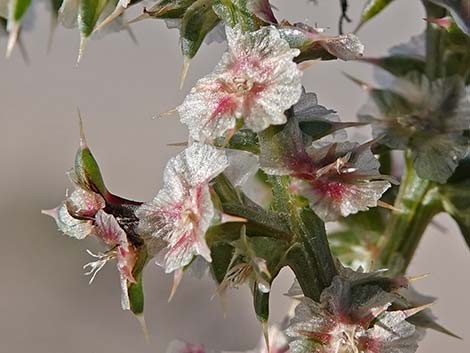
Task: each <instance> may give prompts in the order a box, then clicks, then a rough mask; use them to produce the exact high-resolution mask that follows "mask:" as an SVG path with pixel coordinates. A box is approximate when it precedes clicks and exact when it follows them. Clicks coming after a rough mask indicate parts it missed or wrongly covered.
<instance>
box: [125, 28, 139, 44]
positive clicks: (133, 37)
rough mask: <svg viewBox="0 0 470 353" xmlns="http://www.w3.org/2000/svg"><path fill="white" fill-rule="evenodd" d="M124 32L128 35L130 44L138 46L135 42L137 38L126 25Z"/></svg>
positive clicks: (137, 42)
mask: <svg viewBox="0 0 470 353" xmlns="http://www.w3.org/2000/svg"><path fill="white" fill-rule="evenodd" d="M126 31H127V33H129V37H131V40H132V43H134V45H139V41H138V40H137V37H136V36H135V34H134V31H133V30H132V28H131V27H129V26H128V25H127V24H126Z"/></svg>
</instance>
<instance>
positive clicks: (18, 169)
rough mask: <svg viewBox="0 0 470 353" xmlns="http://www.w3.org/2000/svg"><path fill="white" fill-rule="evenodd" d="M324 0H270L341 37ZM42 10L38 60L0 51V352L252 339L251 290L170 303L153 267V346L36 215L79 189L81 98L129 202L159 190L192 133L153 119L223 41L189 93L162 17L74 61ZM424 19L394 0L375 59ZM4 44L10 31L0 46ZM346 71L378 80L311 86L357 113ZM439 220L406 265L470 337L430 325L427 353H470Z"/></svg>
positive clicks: (455, 270)
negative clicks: (75, 183)
mask: <svg viewBox="0 0 470 353" xmlns="http://www.w3.org/2000/svg"><path fill="white" fill-rule="evenodd" d="M350 2H351V9H350V13H349V14H350V16H351V17H352V18H354V19H357V18H358V15H359V12H360V9H361V8H362V6H363V3H364V2H365V1H350ZM319 3H320V4H319V6H313V5H312V4H311V3H307V1H306V0H295V1H294V0H291V1H280V0H278V1H274V4H275V5H276V6H277V7H278V8H279V12H278V13H279V14H282V16H281V15H279V18H287V19H289V20H291V21H292V22H295V21H307V22H308V23H310V24H312V25H313V24H318V26H321V27H330V28H331V32H332V33H336V31H337V20H338V15H339V5H338V1H333V0H328V1H327V0H321V1H319ZM139 11H140V8H136V9H134V11H133V13H138V12H139ZM35 12H36V14H37V15H38V20H36V22H35V23H34V31H33V32H26V33H24V37H23V39H24V44H25V46H26V47H27V50H28V52H29V55H30V58H31V63H30V64H29V65H26V64H25V63H24V62H23V60H22V58H21V56H20V55H19V53H18V51H17V50H16V51H15V52H14V55H13V57H12V58H11V59H10V60H5V59H3V58H2V59H0V104H1V106H0V116H1V128H0V133H1V137H0V168H1V183H0V225H1V236H2V242H1V246H0V278H1V284H0V288H1V291H0V352H2V353H3V352H9V353H20V352H35V353H78V352H91V353H95V352H99V353H108V352H113V353H128V352H132V353H134V352H135V353H147V352H152V353H162V352H165V348H166V346H167V344H168V342H169V341H171V340H172V339H174V338H180V339H185V340H188V341H192V342H199V343H203V344H205V345H206V346H207V347H210V348H212V349H214V351H218V350H221V349H224V350H240V351H241V350H246V349H249V348H252V347H253V346H254V345H255V343H256V342H257V341H258V339H259V333H260V328H259V326H258V324H257V322H256V320H255V317H254V314H253V310H252V307H251V300H250V295H249V292H248V290H246V289H242V290H239V291H232V292H230V294H229V297H228V302H229V310H228V317H227V318H226V319H224V318H223V315H222V310H221V306H220V303H219V301H218V300H217V299H215V300H213V301H211V300H210V298H211V296H212V295H213V293H214V285H213V284H212V283H211V282H210V281H209V280H206V281H198V280H195V279H192V278H190V277H187V278H185V280H184V281H183V283H182V285H181V287H180V289H179V291H178V293H177V295H176V297H175V298H174V300H173V301H172V302H171V303H170V304H167V298H168V293H169V288H170V286H171V281H172V278H171V277H169V276H166V275H164V274H163V273H162V271H161V270H160V269H159V268H158V267H157V266H155V265H150V266H148V267H147V270H146V273H145V290H146V319H147V322H148V325H149V328H150V331H151V335H152V338H151V343H150V344H146V343H145V342H144V339H143V337H142V334H141V331H140V329H139V326H138V324H137V321H136V320H135V319H134V318H133V317H132V315H130V314H129V313H127V312H123V311H121V309H120V306H119V296H120V294H119V283H118V275H117V271H116V270H115V267H114V266H113V265H108V266H107V267H105V269H104V270H103V271H102V272H101V273H100V274H99V275H98V276H97V278H96V280H95V282H94V283H93V285H91V286H88V284H87V281H88V279H87V278H86V277H84V276H83V270H82V265H83V264H84V263H86V262H88V261H89V260H90V258H89V256H88V255H87V254H86V253H85V249H86V248H91V249H95V250H96V249H97V245H96V244H95V242H94V241H92V240H90V241H88V240H87V241H82V242H79V241H74V240H71V239H67V238H66V237H65V236H63V235H61V234H59V232H58V231H57V230H56V226H55V224H54V223H53V221H52V219H50V218H48V217H45V216H42V215H41V214H40V210H41V209H43V208H52V207H55V206H56V205H57V204H58V203H59V202H60V201H61V200H62V199H63V198H64V192H65V189H66V188H67V187H69V186H70V185H69V184H68V182H67V179H66V177H65V174H64V173H65V171H67V170H68V169H69V168H70V167H71V166H72V163H73V157H74V153H75V151H76V148H77V146H78V127H77V113H76V109H77V107H80V109H81V111H82V114H83V116H84V121H85V128H86V133H87V137H88V141H89V144H90V145H91V148H92V150H93V152H94V153H95V156H96V157H97V159H98V161H99V163H100V165H101V168H102V172H103V173H104V177H105V180H106V183H107V185H108V187H109V188H110V189H111V190H112V191H113V192H114V193H116V194H119V195H122V196H125V197H128V198H132V199H137V200H149V199H151V198H152V197H153V196H154V195H155V193H156V192H157V190H158V189H159V187H160V185H161V175H162V169H163V167H164V165H165V163H166V161H167V160H168V158H169V157H170V156H172V155H174V154H176V153H177V151H178V149H177V148H175V147H168V146H167V143H172V142H180V141H184V140H185V138H186V134H187V132H186V130H185V127H183V126H182V125H181V124H180V123H179V121H178V119H177V118H166V119H152V117H153V116H155V115H157V114H158V113H161V112H164V111H167V110H168V109H170V108H173V107H175V106H177V105H178V104H179V103H180V102H181V100H182V99H183V97H184V94H185V92H187V91H188V89H189V88H190V87H191V85H192V84H193V83H194V82H195V80H196V79H197V78H198V77H200V76H202V75H203V74H205V73H207V72H209V71H210V70H211V68H212V67H213V66H214V65H215V63H216V62H217V61H218V59H219V57H220V55H221V53H222V52H223V50H224V46H223V45H218V44H215V45H214V44H213V45H210V46H204V47H203V48H202V49H201V51H200V54H198V56H197V57H196V59H195V60H194V61H193V63H192V66H191V69H190V72H189V75H188V78H187V81H186V85H185V87H184V89H183V90H182V91H180V90H179V89H178V85H179V76H180V71H181V66H182V58H181V55H180V52H179V45H178V34H177V32H176V31H174V30H167V29H166V28H165V25H164V23H163V22H160V21H147V22H141V23H138V24H136V25H134V26H133V30H134V32H135V34H136V36H137V38H138V41H139V44H138V45H137V46H136V45H134V44H133V43H132V41H131V40H130V38H129V36H128V35H127V34H126V33H119V34H112V35H109V36H107V37H105V38H104V39H102V40H99V41H91V42H90V43H89V45H88V47H87V51H86V55H85V57H84V58H83V61H82V63H81V64H80V66H78V67H77V66H76V65H75V60H76V55H77V48H78V40H79V38H78V32H76V31H70V30H65V29H63V28H59V30H58V31H57V32H56V33H55V35H54V42H53V47H52V50H51V51H50V53H49V54H47V53H46V48H47V39H48V33H49V17H48V15H47V14H46V12H45V11H44V8H43V7H42V6H38V7H37V8H36V9H35ZM423 17H424V12H423V10H422V8H421V4H420V1H418V0H413V1H405V0H399V1H396V2H394V3H393V4H392V5H391V6H390V7H389V9H388V10H387V11H386V12H385V13H383V14H382V15H381V16H379V17H378V18H376V19H375V20H373V21H372V22H371V23H370V24H369V25H368V26H365V28H363V30H362V31H361V32H360V38H361V40H362V41H363V42H364V44H365V45H366V54H367V55H371V56H374V55H379V54H381V53H385V51H386V49H387V48H388V47H389V46H391V45H393V44H397V43H399V42H402V41H405V40H406V39H407V38H408V37H409V36H410V35H412V34H417V33H420V32H421V31H422V29H423V28H424V21H423V20H422V18H423ZM348 29H352V26H349V27H348ZM5 45H6V40H5V38H2V39H1V40H0V49H1V51H2V52H3V51H4V48H5ZM342 71H346V72H349V73H352V74H355V75H357V76H360V77H361V78H363V79H371V77H372V75H371V68H370V67H367V66H365V65H364V64H362V65H361V64H355V63H344V62H331V63H320V64H317V65H314V66H313V67H312V68H310V69H309V70H308V71H307V72H306V73H305V75H304V83H305V86H306V87H307V88H308V89H310V90H313V91H315V92H317V93H318V95H319V99H320V103H322V104H324V105H326V106H328V107H330V108H334V109H337V110H338V112H339V113H340V116H341V117H342V119H344V120H351V119H353V118H354V117H355V112H356V111H357V109H358V107H359V106H360V104H361V103H362V102H363V101H364V98H365V96H364V93H363V92H361V91H360V90H359V89H358V88H357V87H355V86H354V85H353V84H352V83H350V82H349V81H347V80H346V79H345V78H344V76H343V75H342ZM438 222H439V223H441V224H443V225H445V227H446V231H444V232H443V231H440V230H438V229H436V228H433V227H431V228H430V229H428V231H427V232H426V235H425V237H424V241H423V242H422V244H421V246H420V248H419V249H418V253H417V256H416V258H415V259H414V261H413V263H412V266H411V268H410V273H411V274H422V273H428V272H430V273H431V276H430V277H429V278H427V279H424V280H421V281H419V282H418V283H417V287H418V289H419V290H421V291H423V292H424V293H428V294H432V295H433V296H436V297H438V298H439V300H438V302H437V303H436V304H435V307H434V311H435V313H436V314H437V315H438V316H439V318H440V320H441V323H442V324H444V325H446V326H447V327H448V328H449V329H451V330H454V331H455V332H456V333H458V334H459V335H461V336H462V337H463V338H464V339H467V341H459V340H455V339H451V338H448V337H446V336H443V335H441V334H437V333H434V332H430V333H429V334H428V336H427V337H426V339H425V341H424V343H423V344H422V345H421V347H420V349H419V352H428V353H432V352H443V351H446V352H468V351H469V349H470V344H469V343H468V340H469V339H470V332H469V329H468V327H469V321H468V320H469V319H468V317H469V315H470V310H469V308H468V291H469V289H470V277H469V272H468V269H469V266H470V254H469V250H468V249H467V248H466V246H465V244H464V242H463V241H462V239H461V236H460V234H459V232H458V229H457V227H456V226H455V225H454V224H453V222H452V221H450V220H449V219H448V218H447V217H445V216H439V217H438ZM290 283H291V274H290V273H289V271H287V270H286V271H284V272H283V273H282V274H281V278H280V279H279V280H278V281H276V284H275V287H274V293H275V294H274V298H273V299H274V300H273V304H272V311H273V313H274V314H273V315H272V318H273V320H279V319H280V318H281V317H282V315H283V313H284V312H285V310H286V309H287V307H288V301H287V300H286V299H285V298H284V297H283V296H282V293H284V292H285V291H286V290H287V288H288V287H289V285H290Z"/></svg>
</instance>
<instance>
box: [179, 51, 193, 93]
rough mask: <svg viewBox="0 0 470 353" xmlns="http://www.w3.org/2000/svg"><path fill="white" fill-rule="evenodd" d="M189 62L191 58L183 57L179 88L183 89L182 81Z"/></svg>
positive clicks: (186, 72)
mask: <svg viewBox="0 0 470 353" xmlns="http://www.w3.org/2000/svg"><path fill="white" fill-rule="evenodd" d="M190 63H191V59H189V58H187V57H184V61H183V70H182V71H181V81H180V90H181V89H183V86H184V81H185V80H186V75H187V74H188V70H189V64H190Z"/></svg>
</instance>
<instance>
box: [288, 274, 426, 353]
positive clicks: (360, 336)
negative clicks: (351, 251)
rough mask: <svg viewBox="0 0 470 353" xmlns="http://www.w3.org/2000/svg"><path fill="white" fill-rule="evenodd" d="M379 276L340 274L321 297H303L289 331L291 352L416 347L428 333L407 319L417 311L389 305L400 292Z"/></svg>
mask: <svg viewBox="0 0 470 353" xmlns="http://www.w3.org/2000/svg"><path fill="white" fill-rule="evenodd" d="M374 276H376V274H374V273H372V274H363V273H355V274H354V275H352V276H351V278H345V277H342V276H336V277H335V278H334V279H333V282H332V284H331V286H330V287H328V288H326V289H325V290H324V291H323V292H322V295H321V298H320V302H319V303H317V302H315V301H313V300H312V299H310V298H307V297H304V298H302V299H301V301H300V303H299V304H298V306H297V307H296V309H295V315H294V317H293V318H292V320H291V323H290V326H289V327H288V329H287V331H286V334H287V335H288V336H289V337H291V338H292V342H291V343H290V348H291V352H293V353H310V352H325V353H326V352H328V353H329V352H341V353H351V352H363V353H393V352H398V351H399V352H401V353H408V352H410V353H411V352H415V351H416V349H417V347H418V345H417V342H418V340H419V339H421V338H422V335H421V333H420V331H419V330H417V329H416V328H415V326H413V325H412V324H410V323H408V322H407V321H406V319H407V318H408V317H409V316H410V315H411V314H412V313H415V312H416V311H413V310H412V311H399V310H398V311H387V309H389V307H390V306H391V304H392V302H393V300H394V298H395V295H394V294H393V293H392V292H387V291H385V290H383V289H382V288H381V287H380V286H379V285H378V283H380V282H377V283H374ZM368 281H370V282H369V283H367V282H368ZM361 282H363V283H362V284H361ZM364 282H365V283H364ZM397 283H398V285H397V287H399V283H400V281H399V280H397ZM405 284H406V283H403V285H405Z"/></svg>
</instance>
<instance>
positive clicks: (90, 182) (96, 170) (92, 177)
mask: <svg viewBox="0 0 470 353" xmlns="http://www.w3.org/2000/svg"><path fill="white" fill-rule="evenodd" d="M73 177H76V178H77V180H76V181H77V182H78V183H79V184H80V185H81V186H82V187H84V188H85V189H87V190H91V191H94V192H96V193H99V194H100V195H101V196H103V197H104V198H105V199H106V195H107V194H108V191H107V189H106V186H105V184H104V180H103V177H102V175H101V171H100V167H99V166H98V163H97V162H96V159H95V157H94V156H93V154H92V153H91V150H90V148H89V147H88V145H87V144H86V142H85V140H84V138H83V137H82V140H81V143H80V148H79V149H78V151H77V153H76V155H75V166H74V175H73Z"/></svg>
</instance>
